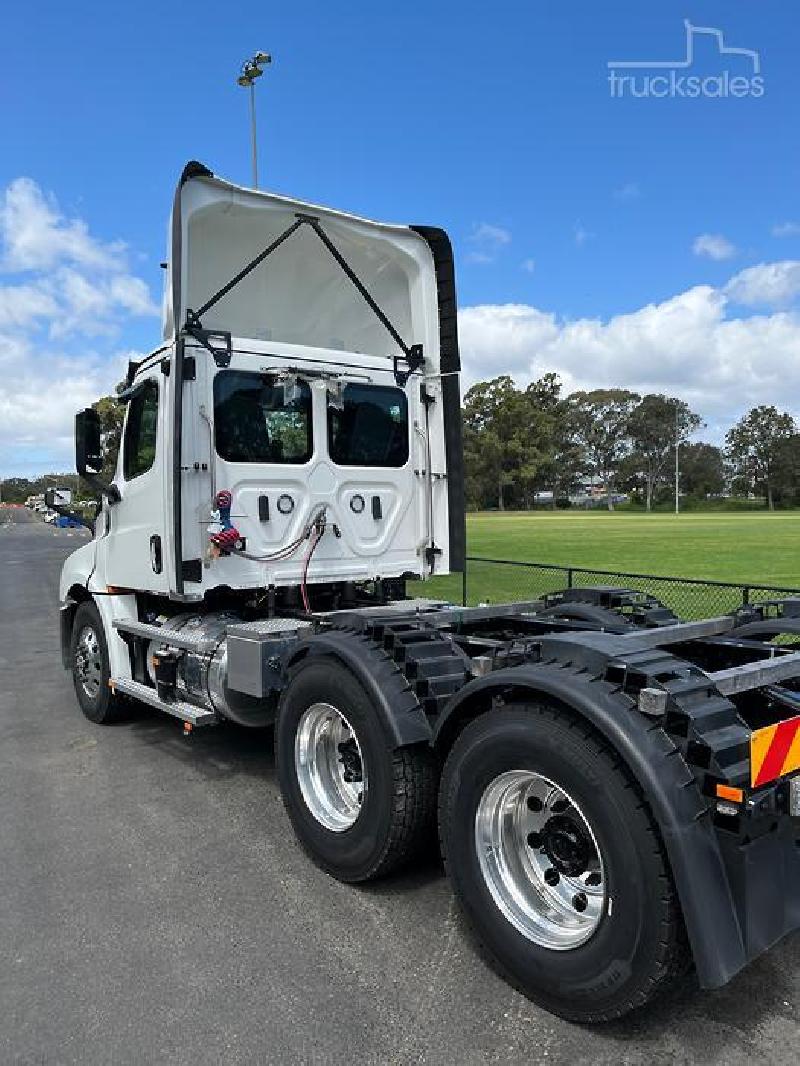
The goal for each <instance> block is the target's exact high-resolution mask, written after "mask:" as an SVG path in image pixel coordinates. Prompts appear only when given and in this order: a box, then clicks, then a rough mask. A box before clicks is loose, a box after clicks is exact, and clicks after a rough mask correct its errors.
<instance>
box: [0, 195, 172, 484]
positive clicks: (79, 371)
mask: <svg viewBox="0 0 800 1066" xmlns="http://www.w3.org/2000/svg"><path fill="white" fill-rule="evenodd" d="M3 275H5V281H6V283H5V284H3V283H2V281H3ZM157 314H158V308H157V307H156V305H155V303H154V302H153V300H152V298H151V295H150V292H149V290H148V288H147V285H146V284H145V282H144V281H143V280H142V279H141V278H138V277H136V276H135V275H133V274H131V273H130V272H129V270H128V267H127V263H126V255H125V245H124V244H123V242H121V241H110V242H104V241H100V240H98V239H97V238H95V237H94V236H93V235H92V234H91V233H90V231H89V227H88V226H87V224H86V223H85V222H84V221H83V220H82V219H77V218H71V219H68V218H66V217H65V216H64V215H63V214H62V212H61V211H60V210H59V207H58V204H57V203H56V201H55V199H54V198H53V197H52V196H48V195H45V193H43V192H42V190H41V189H40V188H39V186H38V185H36V183H35V182H33V181H32V180H31V179H30V178H17V179H16V180H14V181H12V182H11V183H10V185H8V187H7V188H6V189H4V190H0V455H2V457H3V458H2V468H0V475H2V474H8V473H13V472H14V471H15V470H18V471H20V472H22V471H24V470H25V469H27V468H38V469H42V468H45V469H46V468H50V469H52V468H53V467H54V466H57V467H60V468H61V469H67V468H69V466H71V464H72V440H71V438H72V419H73V416H74V413H75V411H77V410H78V409H79V408H81V407H84V406H86V405H87V404H88V403H91V402H92V401H93V400H95V399H97V397H98V396H101V395H103V394H105V393H108V392H109V391H110V390H111V389H112V388H113V386H114V385H115V384H116V383H117V382H118V381H119V380H120V378H121V377H122V375H123V373H124V367H125V355H124V354H122V353H120V351H119V348H120V344H119V337H120V333H121V330H122V329H123V328H124V326H125V325H126V324H127V323H128V322H129V321H130V320H131V319H132V318H135V317H146V318H150V317H153V316H156V315H157ZM91 338H97V339H100V340H102V344H97V343H95V344H92V342H91Z"/></svg>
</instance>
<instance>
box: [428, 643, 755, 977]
mask: <svg viewBox="0 0 800 1066" xmlns="http://www.w3.org/2000/svg"><path fill="white" fill-rule="evenodd" d="M536 695H544V696H547V697H550V698H551V699H554V700H557V701H559V702H561V703H563V704H565V705H567V706H568V707H571V708H572V709H573V710H574V711H576V712H577V713H578V714H580V715H581V716H582V717H583V718H585V719H586V720H587V721H588V722H590V723H591V724H592V725H593V726H594V727H595V729H597V730H598V732H599V733H601V734H602V735H603V736H604V737H605V738H606V740H607V741H608V742H609V743H610V744H611V746H612V747H613V748H614V749H615V750H616V751H617V753H618V754H619V756H620V757H621V758H622V760H623V761H624V762H625V764H626V765H627V767H628V769H629V770H630V772H631V773H632V774H633V776H634V777H635V779H636V781H637V782H638V784H639V787H640V788H641V790H642V792H643V794H644V796H645V798H646V799H647V802H648V804H649V805H650V809H651V810H652V813H653V816H654V818H655V820H656V822H657V824H658V827H659V830H660V832H661V836H662V839H663V841H664V846H665V848H666V851H667V855H668V858H669V861H670V865H671V867H672V873H673V877H674V879H675V886H676V889H677V891H678V896H679V899H680V903H681V907H682V910H683V917H684V921H685V924H686V930H687V933H688V936H689V942H690V945H691V948H692V953H693V955H694V961H695V966H696V968H697V973H698V977H699V980H700V983H701V984H702V985H703V986H704V987H705V988H718V987H720V986H721V985H724V984H725V983H726V982H727V981H729V980H730V978H731V977H733V975H734V974H735V973H737V972H738V971H739V970H740V969H741V968H742V967H743V966H744V965H745V964H746V962H747V961H748V956H749V952H748V950H747V947H746V944H745V940H744V937H743V934H742V930H741V927H740V922H739V919H738V917H737V908H736V905H735V901H734V899H733V895H732V892H731V887H730V882H729V878H728V874H727V871H726V868H725V863H724V860H723V855H722V851H721V849H720V844H719V839H718V837H717V834H716V831H715V830H714V827H713V825H712V822H711V818H710V817H709V816H708V814H707V813H706V812H707V804H706V803H705V802H704V801H703V797H702V796H701V794H700V792H699V790H698V788H697V786H696V783H695V779H694V777H693V775H692V773H691V771H690V770H689V768H688V766H687V765H686V763H685V762H684V761H683V759H682V758H681V755H680V753H679V752H678V751H677V749H676V748H675V746H674V744H673V743H672V741H671V740H670V739H669V737H668V736H667V735H666V733H664V731H663V730H662V729H661V728H660V726H658V725H654V724H653V723H652V722H651V721H649V720H648V719H646V718H645V717H643V716H642V715H641V714H640V713H639V711H638V710H637V709H636V705H635V704H634V702H633V701H632V700H631V699H630V697H628V696H625V695H623V694H622V693H620V692H619V690H618V688H617V687H616V686H614V685H611V684H609V683H608V682H605V681H599V680H594V679H592V678H591V677H590V676H588V675H587V674H586V672H585V671H578V670H576V669H574V668H571V667H559V666H554V665H552V664H544V665H537V664H524V665H521V666H515V667H511V668H509V669H505V670H498V671H496V672H494V673H492V674H488V675H487V676H486V677H482V678H479V679H477V680H475V681H472V682H470V683H469V684H467V685H466V686H465V687H464V688H463V689H462V690H461V691H460V692H459V693H458V694H457V695H456V696H455V697H454V699H453V701H452V702H451V703H450V705H449V706H448V707H447V708H446V710H445V711H444V712H443V713H442V715H441V716H440V718H439V719H438V720H437V722H436V726H435V729H434V744H435V745H436V746H437V747H442V748H446V747H448V746H449V743H450V740H451V739H452V736H453V732H454V730H455V728H456V726H457V723H458V721H459V719H461V718H462V717H463V716H464V715H467V716H472V715H473V714H474V713H475V709H476V707H477V708H483V709H484V710H485V709H487V708H488V707H489V706H491V700H492V698H494V697H501V698H503V699H504V700H506V701H510V700H520V699H526V698H527V699H530V698H531V697H535V696H536ZM763 946H766V945H763ZM763 946H762V949H763Z"/></svg>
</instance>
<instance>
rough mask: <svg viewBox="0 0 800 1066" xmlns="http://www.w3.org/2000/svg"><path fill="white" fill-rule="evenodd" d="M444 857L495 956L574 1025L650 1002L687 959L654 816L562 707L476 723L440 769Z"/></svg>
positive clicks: (519, 710) (516, 980)
mask: <svg viewBox="0 0 800 1066" xmlns="http://www.w3.org/2000/svg"><path fill="white" fill-rule="evenodd" d="M439 827H440V837H441V842H442V852H443V855H444V858H445V864H446V867H447V871H448V874H449V876H450V879H451V881H452V883H453V887H454V890H455V893H456V895H457V897H458V899H459V901H460V903H461V905H462V907H463V909H464V911H465V913H466V915H467V917H468V919H469V921H470V923H471V925H472V926H473V929H474V930H475V933H476V934H477V937H478V940H479V941H480V944H481V946H482V947H483V949H484V951H485V952H486V954H487V955H488V957H489V959H490V961H491V962H492V963H493V964H494V965H495V967H496V968H497V969H498V970H500V972H501V973H502V974H503V975H504V976H505V977H507V978H508V979H509V980H510V981H511V982H512V983H513V984H515V985H516V986H517V987H518V988H519V989H520V990H521V991H522V992H524V993H525V994H526V995H528V996H530V998H531V999H534V1000H536V1001H537V1002H539V1003H540V1004H541V1005H542V1006H544V1007H546V1008H547V1009H548V1010H550V1011H552V1012H553V1013H555V1014H559V1015H561V1017H563V1018H567V1019H569V1020H570V1021H577V1022H599V1021H609V1020H611V1019H613V1018H618V1017H620V1016H622V1015H624V1014H627V1013H628V1012H629V1011H631V1010H633V1009H634V1008H636V1007H639V1006H642V1005H643V1004H644V1003H646V1002H647V1001H648V1000H649V999H650V998H651V997H652V996H654V995H655V994H656V993H657V992H658V991H660V990H661V989H662V988H664V987H665V986H666V985H667V983H668V982H669V981H670V980H671V979H672V978H673V977H674V976H675V975H676V974H678V973H682V972H684V971H685V969H686V963H687V958H688V953H687V949H686V946H685V936H684V932H683V923H682V919H681V915H680V909H679V906H678V903H677V899H676V896H675V891H674V888H673V885H672V879H671V876H670V871H669V868H668V864H667V860H666V858H665V855H664V853H663V848H662V845H661V841H660V838H659V835H658V831H657V829H656V827H655V825H654V823H653V820H652V817H651V815H650V813H649V811H648V809H647V806H646V805H645V803H644V802H643V800H642V798H641V796H640V794H639V793H638V791H637V789H636V787H635V786H634V783H633V782H632V780H631V778H630V777H629V775H628V773H627V772H626V771H625V769H624V768H623V767H622V766H621V765H620V763H619V761H618V759H617V758H616V757H615V755H614V753H613V752H612V751H611V749H610V748H609V747H608V746H607V745H606V744H605V743H604V742H603V741H602V739H601V738H600V737H599V736H598V735H597V734H596V733H595V732H594V731H593V730H591V728H590V727H588V726H587V725H585V724H584V723H583V722H581V721H580V720H579V719H577V718H575V717H572V716H571V715H569V714H568V713H567V712H562V711H558V710H555V709H553V708H549V707H545V706H539V705H536V704H533V703H531V704H516V705H513V706H510V707H509V708H508V709H504V710H500V711H497V712H492V713H489V714H485V715H483V716H482V717H480V718H478V719H477V720H476V721H474V722H473V723H471V724H470V725H469V726H467V728H466V729H465V730H464V732H463V733H462V734H461V736H460V737H459V739H458V740H457V742H456V744H455V745H454V747H453V749H452V751H451V753H450V756H449V758H448V760H447V763H446V764H445V768H444V771H443V776H442V786H441V790H440V800H439Z"/></svg>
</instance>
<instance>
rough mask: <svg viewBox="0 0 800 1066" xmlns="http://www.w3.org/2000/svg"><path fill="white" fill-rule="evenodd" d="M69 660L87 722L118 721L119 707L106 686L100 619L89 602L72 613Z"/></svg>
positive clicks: (107, 669) (107, 671)
mask: <svg viewBox="0 0 800 1066" xmlns="http://www.w3.org/2000/svg"><path fill="white" fill-rule="evenodd" d="M70 661H71V664H72V682H73V684H74V686H75V695H76V696H77V697H78V703H79V704H80V706H81V710H82V711H83V713H84V714H85V715H86V717H87V718H88V719H89V721H90V722H95V723H96V724H97V725H108V724H109V723H111V722H115V721H118V719H119V718H120V717H121V715H122V713H123V705H122V703H121V702H120V699H119V697H118V696H115V695H114V694H113V693H112V691H111V689H110V688H109V685H108V679H109V677H110V676H111V669H110V665H109V658H108V644H107V643H106V635H105V630H104V628H103V620H102V619H101V617H100V612H99V611H98V610H97V608H96V607H95V605H94V604H93V603H89V602H87V603H82V604H81V605H80V606H79V607H78V609H77V611H76V612H75V620H74V623H73V626H72V644H71V646H70Z"/></svg>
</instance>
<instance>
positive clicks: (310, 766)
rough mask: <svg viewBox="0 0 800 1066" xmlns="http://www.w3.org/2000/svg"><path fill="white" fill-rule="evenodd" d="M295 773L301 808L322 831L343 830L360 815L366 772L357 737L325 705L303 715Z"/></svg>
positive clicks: (312, 707)
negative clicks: (319, 824)
mask: <svg viewBox="0 0 800 1066" xmlns="http://www.w3.org/2000/svg"><path fill="white" fill-rule="evenodd" d="M294 758H295V771H296V773H297V781H298V784H299V785H300V791H301V793H302V795H303V799H304V800H305V803H306V806H307V807H308V809H309V810H310V811H311V813H312V814H313V815H314V817H315V818H316V819H317V821H318V822H320V823H321V824H322V825H324V826H325V828H326V829H331V830H332V831H333V832H335V833H341V832H344V830H345V829H349V828H350V826H351V825H353V824H354V822H355V820H356V819H357V818H358V816H359V814H360V813H361V807H362V805H363V802H364V797H365V796H366V793H367V786H368V782H367V772H366V768H365V766H364V761H363V758H362V756H361V748H360V746H359V743H358V738H357V737H356V734H355V732H354V730H353V728H352V726H351V725H350V723H349V722H348V720H347V718H345V716H344V715H343V714H342V713H341V711H339V710H337V708H336V707H334V706H333V705H332V704H330V703H313V704H312V705H311V706H310V707H309V708H308V709H307V710H305V711H304V712H303V716H302V718H301V719H300V722H299V724H298V727H297V733H296V735H295V748H294Z"/></svg>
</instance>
